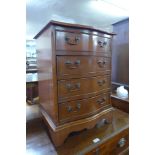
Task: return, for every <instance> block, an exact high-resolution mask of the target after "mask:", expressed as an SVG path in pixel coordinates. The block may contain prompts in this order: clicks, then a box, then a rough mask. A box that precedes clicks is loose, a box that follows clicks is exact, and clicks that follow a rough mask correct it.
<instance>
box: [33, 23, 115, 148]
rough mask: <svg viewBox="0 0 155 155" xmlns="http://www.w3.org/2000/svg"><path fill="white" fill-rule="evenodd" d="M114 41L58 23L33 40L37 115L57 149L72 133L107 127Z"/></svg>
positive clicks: (90, 30) (87, 29)
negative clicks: (38, 106) (36, 59)
mask: <svg viewBox="0 0 155 155" xmlns="http://www.w3.org/2000/svg"><path fill="white" fill-rule="evenodd" d="M112 36H113V34H111V33H108V32H104V31H102V30H98V29H95V28H93V27H89V26H83V25H77V24H67V23H61V22H56V21H50V22H49V23H48V24H47V25H46V26H45V27H44V28H43V29H42V30H41V31H40V32H39V33H38V34H37V35H36V36H35V39H36V49H37V53H38V80H39V99H40V104H41V112H42V114H43V117H44V121H45V123H46V124H47V126H48V128H49V132H50V136H51V137H52V140H53V142H54V144H55V145H56V146H58V145H61V144H63V142H64V140H65V139H66V137H67V136H68V135H69V134H70V133H71V132H73V131H80V130H83V129H85V128H87V129H89V128H92V127H94V126H95V124H96V123H97V122H99V121H101V120H104V119H106V122H111V118H112V114H111V113H112V112H111V111H112V106H111V104H110V87H111V41H112Z"/></svg>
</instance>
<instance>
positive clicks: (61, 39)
mask: <svg viewBox="0 0 155 155" xmlns="http://www.w3.org/2000/svg"><path fill="white" fill-rule="evenodd" d="M56 50H60V51H61V50H62V51H68V52H69V51H78V52H95V53H96V52H105V53H106V54H108V55H109V54H110V55H111V38H108V37H100V36H97V35H92V34H85V33H76V32H64V31H56Z"/></svg>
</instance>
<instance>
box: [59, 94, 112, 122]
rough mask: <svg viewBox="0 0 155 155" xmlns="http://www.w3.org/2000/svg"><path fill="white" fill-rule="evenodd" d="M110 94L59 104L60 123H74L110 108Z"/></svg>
mask: <svg viewBox="0 0 155 155" xmlns="http://www.w3.org/2000/svg"><path fill="white" fill-rule="evenodd" d="M109 105H110V96H109V93H103V94H100V95H98V96H95V97H91V98H88V99H82V100H75V101H69V102H64V103H60V104H59V119H60V122H66V121H73V120H76V119H80V118H83V117H86V116H89V115H92V114H95V113H97V112H99V111H101V110H104V109H106V108H108V107H109Z"/></svg>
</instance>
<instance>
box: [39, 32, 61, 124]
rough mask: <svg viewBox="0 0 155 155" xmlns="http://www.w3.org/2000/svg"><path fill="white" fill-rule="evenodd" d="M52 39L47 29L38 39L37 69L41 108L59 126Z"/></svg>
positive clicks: (54, 56)
mask: <svg viewBox="0 0 155 155" xmlns="http://www.w3.org/2000/svg"><path fill="white" fill-rule="evenodd" d="M52 38H53V39H51V29H46V30H45V31H44V32H43V33H42V35H41V36H40V37H39V38H37V39H36V50H37V53H38V54H37V60H38V61H37V67H38V81H39V82H38V83H39V98H40V104H41V106H42V107H43V108H44V109H45V110H46V112H47V113H48V114H49V115H50V117H51V118H52V120H53V121H54V122H55V123H56V124H58V104H57V78H56V55H55V50H54V49H55V44H54V38H55V37H54V34H53V36H52Z"/></svg>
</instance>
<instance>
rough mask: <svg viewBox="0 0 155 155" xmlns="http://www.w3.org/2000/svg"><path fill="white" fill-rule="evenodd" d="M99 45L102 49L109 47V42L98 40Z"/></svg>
mask: <svg viewBox="0 0 155 155" xmlns="http://www.w3.org/2000/svg"><path fill="white" fill-rule="evenodd" d="M98 45H99V46H100V47H104V46H106V45H107V42H106V41H100V40H98Z"/></svg>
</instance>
